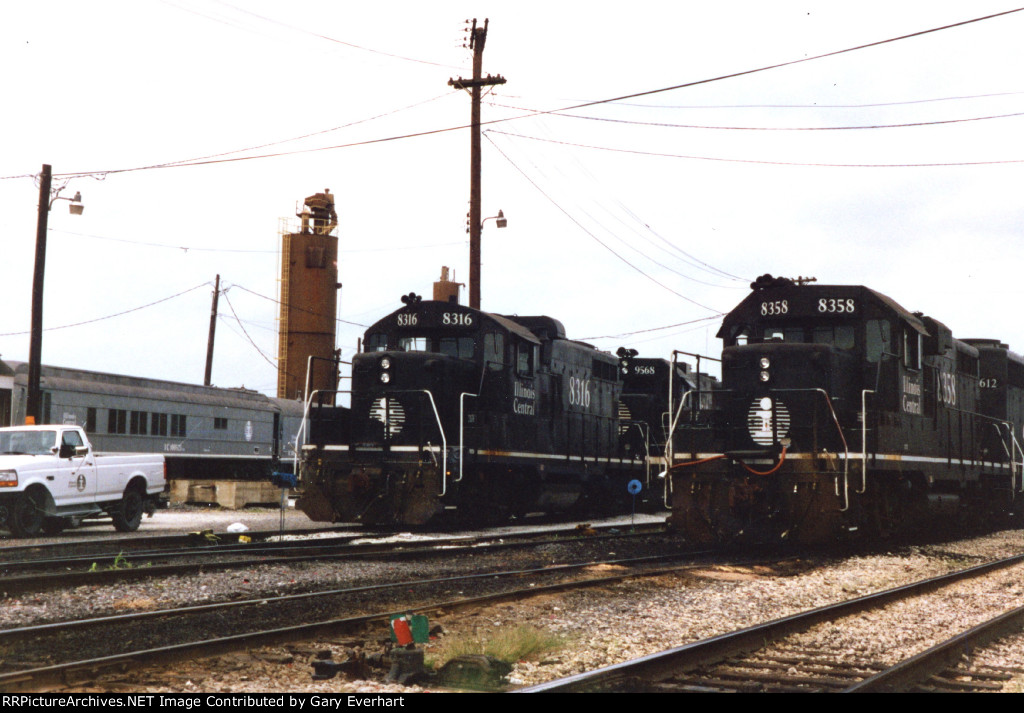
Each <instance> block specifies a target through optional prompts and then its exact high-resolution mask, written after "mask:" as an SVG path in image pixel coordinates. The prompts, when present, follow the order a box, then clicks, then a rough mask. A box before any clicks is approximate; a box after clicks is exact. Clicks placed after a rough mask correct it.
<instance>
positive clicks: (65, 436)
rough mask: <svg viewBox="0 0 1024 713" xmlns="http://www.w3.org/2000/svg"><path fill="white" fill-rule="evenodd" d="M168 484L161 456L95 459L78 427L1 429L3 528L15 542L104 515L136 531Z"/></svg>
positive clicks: (99, 456) (119, 526)
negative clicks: (166, 483) (18, 538)
mask: <svg viewBox="0 0 1024 713" xmlns="http://www.w3.org/2000/svg"><path fill="white" fill-rule="evenodd" d="M164 478H165V467H164V457H163V456H162V455H160V454H150V453H125V454H103V453H95V452H93V450H92V445H91V444H90V443H89V439H88V438H87V437H86V435H85V431H84V430H82V429H81V428H80V427H78V426H57V425H53V426H18V427H12V428H0V526H3V527H6V528H7V529H9V530H10V531H11V532H12V533H13V534H15V535H16V536H18V537H31V536H34V535H37V534H39V533H40V532H45V533H47V534H57V533H59V532H60V531H61V530H63V529H64V528H65V527H67V526H68V525H69V524H70V523H71V522H72V521H77V520H81V519H84V518H91V517H96V516H102V515H109V516H110V517H111V519H113V521H114V527H115V528H116V529H117V530H119V531H120V532H132V531H134V530H137V529H138V527H139V523H141V522H142V516H143V514H146V513H148V514H150V515H152V514H153V511H154V510H155V508H156V504H157V502H158V499H159V495H160V493H162V492H163V490H164V486H165V482H164Z"/></svg>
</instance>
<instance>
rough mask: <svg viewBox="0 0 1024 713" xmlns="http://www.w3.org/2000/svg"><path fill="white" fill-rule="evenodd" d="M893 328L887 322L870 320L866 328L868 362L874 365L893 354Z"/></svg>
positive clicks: (865, 339)
mask: <svg viewBox="0 0 1024 713" xmlns="http://www.w3.org/2000/svg"><path fill="white" fill-rule="evenodd" d="M891 339H892V327H891V325H890V324H889V322H888V321H887V320H884V319H869V320H868V321H867V323H866V324H865V326H864V346H865V349H864V351H865V355H866V357H867V360H868V361H869V362H871V363H872V364H874V363H876V362H879V361H881V360H882V357H883V356H884V355H886V354H891V353H892V344H891Z"/></svg>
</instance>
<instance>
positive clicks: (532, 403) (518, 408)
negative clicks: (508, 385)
mask: <svg viewBox="0 0 1024 713" xmlns="http://www.w3.org/2000/svg"><path fill="white" fill-rule="evenodd" d="M513 395H514V396H515V398H514V399H512V412H513V413H518V414H522V415H523V416H536V415H537V391H536V389H534V388H533V387H532V386H527V385H526V384H524V383H522V382H519V381H516V382H515V384H514V386H513Z"/></svg>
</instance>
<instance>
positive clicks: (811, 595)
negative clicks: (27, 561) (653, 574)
mask: <svg viewBox="0 0 1024 713" xmlns="http://www.w3.org/2000/svg"><path fill="white" fill-rule="evenodd" d="M1021 551H1024V534H1022V533H1021V532H1020V531H1006V532H1002V533H996V534H993V535H988V536H984V537H979V538H975V539H971V540H966V541H962V542H957V543H946V544H943V545H929V546H922V547H913V548H902V549H900V550H898V551H894V552H890V553H881V554H871V555H861V556H851V557H846V558H843V559H836V560H828V561H826V560H821V561H813V562H812V561H808V562H805V563H801V564H799V565H795V566H792V567H788V568H786V569H784V570H780V569H779V568H774V569H768V568H741V567H711V568H707V569H705V570H700V571H690V572H685V573H679V574H672V575H665V576H661V577H658V578H655V579H643V580H637V581H628V582H625V583H623V584H620V585H609V586H602V587H600V588H594V589H588V590H584V591H578V592H573V593H570V594H566V595H560V596H554V595H544V596H539V597H536V598H534V599H533V600H531V601H528V602H524V603H521V604H515V605H511V604H502V605H496V606H489V607H481V608H480V609H478V610H476V611H475V612H472V613H468V614H464V613H458V614H455V613H447V614H444V615H441V616H439V617H434V618H433V619H432V621H431V624H432V625H440V626H441V627H442V632H443V633H442V634H441V636H440V640H441V641H443V640H444V639H445V638H450V637H455V636H466V635H485V636H486V635H488V634H490V633H493V632H498V631H500V630H502V629H505V628H508V627H510V626H515V625H518V624H520V623H531V624H533V625H536V626H538V627H541V628H543V629H546V630H548V631H551V632H554V633H556V634H559V635H561V636H563V637H564V640H565V645H564V647H563V648H562V649H561V650H559V651H557V652H555V653H553V654H548V655H546V656H545V657H544V659H543V660H542V661H532V662H520V663H518V664H517V665H516V666H515V669H514V671H513V673H512V675H511V681H512V682H513V683H514V684H516V685H528V684H532V683H539V682H543V681H548V680H551V679H554V678H558V677H562V676H566V675H570V674H573V673H579V672H582V671H585V670H589V669H592V668H597V667H599V666H604V665H608V664H612V663H616V662H620V661H624V660H626V659H630V658H634V657H636V656H641V655H644V654H647V653H652V652H655V651H659V650H663V649H666V648H669V647H672V646H677V645H679V644H682V643H686V642H689V641H695V640H698V639H702V638H706V637H708V636H713V635H715V634H719V633H724V632H727V631H731V630H734V629H736V628H739V627H741V626H746V625H750V624H755V623H759V622H763V621H767V620H770V619H774V618H778V617H781V616H784V615H787V614H790V613H794V612H797V611H801V610H804V609H808V608H811V607H816V606H821V605H823V604H828V603H832V602H836V601H842V600H845V599H849V598H853V597H857V596H861V595H864V594H868V593H870V592H874V591H878V590H881V589H885V588H888V587H892V586H896V585H899V584H902V583H906V582H910V581H915V580H918V579H921V578H924V577H927V576H931V575H934V574H938V573H941V572H946V571H948V570H950V569H957V568H962V567H965V566H969V565H971V564H974V563H975V562H978V561H981V560H987V559H993V558H997V557H1001V556H1007V555H1010V554H1016V553H1018V552H1021ZM558 557H559V556H558V555H556V554H555V553H554V552H552V553H551V558H552V560H553V561H554V560H557V559H558ZM480 564H481V561H480V560H478V561H476V562H473V561H470V562H466V563H463V564H461V565H457V564H456V563H455V562H452V563H449V567H450V568H451V569H458V568H461V567H470V568H471V567H473V566H479V565H480ZM364 566H365V567H388V568H391V570H390V574H389V576H394V577H400V578H405V577H410V578H411V576H412V575H413V574H415V573H416V572H415V570H417V569H418V568H422V565H418V564H415V563H397V562H396V563H391V564H377V565H370V564H367V565H358V566H356V565H353V564H347V565H345V570H344V573H342V572H341V570H335V569H333V568H331V567H327V566H320V567H317V566H312V565H310V566H293V567H267V568H260V569H259V570H258V571H254V572H250V573H244V574H239V575H238V576H237V577H234V576H229V577H206V578H191V577H183V578H174V579H172V580H163V581H162V582H161V584H160V585H159V586H158V587H154V586H152V585H149V586H147V585H145V584H134V585H124V586H120V587H114V588H106V589H105V591H103V592H97V591H78V590H72V591H69V592H64V593H59V594H58V593H54V594H46V595H36V596H34V597H30V598H27V599H26V600H24V601H18V602H16V603H15V606H10V604H11V603H12V602H10V601H8V602H7V604H8V606H5V607H2V608H0V627H8V626H11V625H14V623H15V622H16V621H27V620H31V619H37V618H39V617H42V618H51V617H52V616H53V614H54V612H59V613H60V614H61V615H62V616H69V615H74V616H79V615H81V614H78V613H77V612H78V611H79V610H83V611H91V612H94V613H99V612H100V611H107V610H109V609H111V608H114V609H121V610H131V609H133V608H151V607H156V606H160V607H164V606H169V605H170V603H171V602H172V601H175V600H178V599H182V598H185V599H189V600H196V599H199V600H214V599H218V598H225V597H226V598H233V597H238V596H240V594H241V593H243V592H245V591H248V590H247V589H246V588H247V587H251V588H252V589H253V591H255V590H263V589H266V590H267V591H276V590H280V591H287V590H290V589H292V588H294V587H296V586H303V584H304V583H306V584H308V583H310V582H314V581H315V582H316V583H318V584H324V585H325V584H326V583H328V582H332V583H335V584H337V582H339V581H340V580H342V579H349V578H357V577H360V576H370V575H369V574H368V572H366V571H364V570H363V569H362V568H363V567H364ZM446 569H447V568H446ZM378 574H379V573H378ZM374 576H377V575H374ZM242 580H247V581H244V582H243V581H242ZM1022 581H1024V578H1022V577H1021V576H1020V573H1019V572H1018V573H1016V574H1007V575H1005V576H1002V577H1001V578H999V579H998V582H997V583H996V584H993V583H992V581H991V580H987V581H986V583H985V584H984V585H962V588H958V589H957V590H956V592H948V593H940V594H936V595H934V596H935V599H934V602H935V604H934V607H932V608H931V611H930V612H929V617H928V619H927V620H924V619H922V617H923V616H924V613H922V612H921V610H920V608H918V609H915V610H914V611H907V612H902V613H897V616H896V621H901V622H903V625H902V626H900V627H897V626H895V625H894V624H892V621H893V619H892V618H891V617H890V618H889V619H886V621H885V623H884V624H883V623H880V621H879V620H876V619H875V618H874V616H873V615H872V616H871V617H865V618H864V620H863V621H862V622H860V623H859V624H858V626H857V627H851V628H850V630H851V631H852V630H853V629H854V628H859V629H860V630H861V631H862V632H863V631H867V632H868V637H867V640H868V641H870V642H872V644H871V646H869V647H867V650H864V649H865V645H864V643H863V642H864V639H863V638H861V639H857V640H856V641H855V640H853V639H851V640H850V642H849V643H847V644H845V645H847V646H849V647H850V648H851V651H853V650H856V651H857V652H858V653H860V654H863V655H868V656H872V657H878V658H879V659H880V660H881V659H885V660H889V659H892V660H896V659H899V658H903V657H905V656H907V655H910V654H912V653H914V652H916V651H920V650H923V649H924V648H926V647H927V646H930V645H931V644H932V643H934V642H935V641H936V640H937V639H939V638H942V637H943V636H945V635H947V634H949V633H951V630H952V629H954V628H957V629H959V628H961V627H962V628H966V627H967V626H969V625H971V623H973V622H974V621H975V620H976V619H977V618H979V617H980V616H981V614H977V615H976V614H975V613H974V612H972V613H971V616H972V617H973V618H972V619H970V620H968V619H964V618H963V616H962V615H961V612H964V611H966V610H967V609H968V606H966V605H965V602H968V601H969V602H970V607H969V608H970V609H974V608H976V607H977V606H978V605H979V604H982V603H983V604H985V605H986V607H987V609H995V608H997V607H998V608H1008V607H1009V606H1016V605H1017V604H1019V603H1020V600H1021V599H1022V594H1024V586H1022V585H1021V584H1020V582H1022ZM86 589H88V588H86ZM197 595H198V596H197ZM339 615H340V614H339ZM932 615H934V616H932ZM846 631H847V628H846V627H844V628H843V629H842V630H841V631H839V630H835V629H834V627H833V628H831V629H828V630H826V631H823V632H812V633H809V634H807V637H809V638H808V641H807V643H808V645H820V644H822V643H823V642H822V637H825V638H829V637H831V641H830V643H832V644H838V645H844V644H843V642H842V641H839V640H838V639H837V638H836V637H838V636H846V635H847V634H846ZM385 635H386V632H384V631H375V632H368V633H367V634H366V636H363V637H353V638H352V639H346V640H341V639H335V640H322V641H314V642H304V643H301V644H296V645H292V646H283V647H276V648H267V649H260V650H252V651H248V652H244V653H240V654H235V655H230V656H221V657H218V658H216V659H212V660H204V661H197V662H187V663H183V664H179V665H177V666H176V667H175V669H174V670H173V671H171V672H168V671H158V670H156V669H143V670H140V671H137V672H133V673H130V674H126V675H123V676H119V677H117V678H116V679H110V680H107V681H105V682H102V683H99V684H98V685H97V686H96V687H95V688H92V689H85V688H83V689H80V690H118V691H129V692H131V691H140V690H145V691H151V692H254V691H261V692H334V693H337V692H373V691H392V692H402V691H408V692H415V691H420V690H422V689H420V688H418V687H409V688H405V687H401V686H393V685H390V686H388V685H382V684H380V683H374V682H368V681H347V680H343V679H340V678H338V679H333V680H330V681H322V682H314V681H311V677H310V674H311V671H312V669H311V665H310V664H311V661H312V660H314V658H315V657H316V656H317V655H318V653H320V654H322V652H325V651H331V652H332V654H333V658H334V660H335V661H342V660H344V659H345V658H346V656H347V655H349V654H350V653H351V651H352V649H353V647H355V646H359V645H362V644H367V650H368V651H367V652H368V653H370V651H369V649H371V648H372V647H371V645H370V643H369V642H374V641H379V640H381V639H383V638H384V636H385ZM428 656H429V650H428ZM987 656H990V659H991V660H986V663H993V662H996V661H998V662H999V663H998V665H1010V666H1021V665H1022V664H1024V637H1018V638H1017V639H1015V640H1014V641H1013V642H1008V643H1006V644H1004V645H1001V646H1000V647H999V648H998V650H995V651H994V652H993V653H992V654H991V655H989V654H987ZM1007 689H1008V690H1022V683H1021V682H1019V681H1018V682H1014V683H1012V684H1011V685H1010V686H1008V687H1007Z"/></svg>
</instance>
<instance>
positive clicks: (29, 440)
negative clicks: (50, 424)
mask: <svg viewBox="0 0 1024 713" xmlns="http://www.w3.org/2000/svg"><path fill="white" fill-rule="evenodd" d="M56 442H57V432H56V431H3V432H0V455H11V454H25V455H33V456H42V455H49V454H50V453H53V446H54V444H55V443H56Z"/></svg>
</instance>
